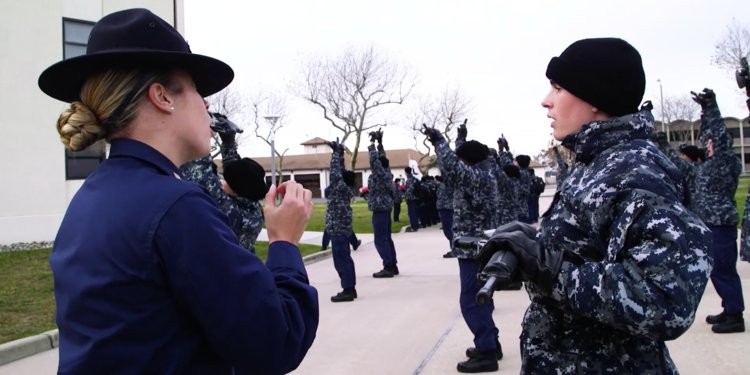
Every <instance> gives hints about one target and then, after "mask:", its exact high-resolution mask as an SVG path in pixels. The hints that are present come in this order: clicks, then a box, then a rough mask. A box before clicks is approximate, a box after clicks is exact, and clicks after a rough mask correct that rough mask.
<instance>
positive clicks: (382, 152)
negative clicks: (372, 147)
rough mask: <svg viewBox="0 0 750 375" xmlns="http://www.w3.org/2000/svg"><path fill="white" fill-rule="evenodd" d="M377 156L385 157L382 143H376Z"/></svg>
mask: <svg viewBox="0 0 750 375" xmlns="http://www.w3.org/2000/svg"><path fill="white" fill-rule="evenodd" d="M378 157H385V148H383V144H382V143H378Z"/></svg>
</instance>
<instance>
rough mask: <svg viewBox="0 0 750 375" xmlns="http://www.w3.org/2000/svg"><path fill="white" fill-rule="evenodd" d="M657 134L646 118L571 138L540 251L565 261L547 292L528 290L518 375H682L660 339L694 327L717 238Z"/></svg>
mask: <svg viewBox="0 0 750 375" xmlns="http://www.w3.org/2000/svg"><path fill="white" fill-rule="evenodd" d="M652 132H653V116H652V115H651V112H650V111H649V110H642V111H640V112H637V113H634V114H630V115H626V116H622V117H614V118H610V119H609V120H606V121H595V122H592V123H590V124H587V125H584V126H583V128H582V129H581V131H580V132H579V133H576V134H572V135H569V136H567V137H566V138H565V139H564V140H563V145H564V146H565V147H567V148H569V149H571V150H573V151H574V152H575V160H576V161H575V164H574V165H573V167H572V169H571V170H570V174H569V175H568V176H567V177H566V178H565V179H563V180H562V181H561V183H560V184H559V185H558V191H557V193H556V194H555V198H554V200H553V202H552V205H551V208H550V210H549V211H548V212H547V213H546V214H545V216H544V218H543V221H542V226H541V229H540V232H539V233H538V235H537V243H538V244H539V247H540V248H542V249H545V248H546V249H550V250H552V249H554V250H555V251H559V252H562V253H563V254H565V256H564V257H563V259H564V261H563V262H562V267H561V269H560V272H559V274H558V275H557V279H556V280H555V281H553V284H552V291H551V293H550V292H544V291H542V290H541V289H540V288H539V287H538V286H537V284H535V283H534V282H528V283H526V286H527V291H528V293H529V296H530V298H531V301H532V302H531V305H530V306H529V308H528V309H527V311H526V314H525V316H524V320H523V333H522V334H521V354H522V357H523V368H522V370H521V372H522V373H529V374H581V373H586V374H589V373H590V374H604V373H607V374H625V373H627V374H655V373H658V374H664V373H670V374H676V373H677V370H676V368H675V366H674V363H673V362H672V361H671V359H670V358H669V354H668V350H667V347H666V345H665V343H664V341H666V340H673V339H675V338H677V337H679V336H680V335H682V334H683V333H684V332H685V331H687V329H688V328H689V327H690V325H691V324H692V323H693V321H694V319H695V311H696V309H697V307H698V303H699V302H700V298H701V296H702V295H703V291H704V289H705V286H706V283H707V280H708V275H709V272H710V270H711V258H710V257H709V253H708V252H709V245H710V232H709V230H708V228H706V226H705V225H704V224H703V222H702V221H701V220H700V219H699V218H698V217H697V216H696V215H695V214H694V213H692V212H691V211H689V210H688V209H687V208H686V207H684V206H683V204H682V203H681V202H682V199H683V196H682V195H683V191H682V183H681V181H680V179H681V174H680V172H679V170H678V169H677V168H676V167H675V166H674V164H672V163H671V162H669V160H668V159H667V157H666V156H665V155H664V154H663V153H661V152H660V151H659V150H658V149H657V148H656V147H655V146H654V144H653V143H651V142H650V141H649V138H650V135H651V133H652ZM545 251H546V250H545Z"/></svg>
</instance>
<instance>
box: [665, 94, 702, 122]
mask: <svg viewBox="0 0 750 375" xmlns="http://www.w3.org/2000/svg"><path fill="white" fill-rule="evenodd" d="M658 112H659V116H660V117H661V120H663V121H664V123H665V124H669V123H670V122H673V121H677V120H685V121H693V120H695V119H697V118H698V115H699V114H700V106H699V105H698V104H697V103H696V102H694V101H693V99H692V98H690V96H689V95H682V96H669V97H666V98H664V108H660V109H659V111H658Z"/></svg>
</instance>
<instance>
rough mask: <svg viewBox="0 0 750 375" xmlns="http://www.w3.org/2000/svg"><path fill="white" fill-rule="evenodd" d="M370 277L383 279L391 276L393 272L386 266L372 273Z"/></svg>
mask: <svg viewBox="0 0 750 375" xmlns="http://www.w3.org/2000/svg"><path fill="white" fill-rule="evenodd" d="M372 277H374V278H376V279H383V278H387V277H393V272H391V270H389V269H388V267H384V268H383V269H382V270H380V271H378V272H375V273H373V274H372Z"/></svg>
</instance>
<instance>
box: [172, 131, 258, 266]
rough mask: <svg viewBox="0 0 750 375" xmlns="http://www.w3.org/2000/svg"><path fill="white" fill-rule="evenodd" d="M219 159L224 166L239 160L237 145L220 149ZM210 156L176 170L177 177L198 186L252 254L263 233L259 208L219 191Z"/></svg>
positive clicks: (248, 200) (220, 189)
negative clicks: (224, 215)
mask: <svg viewBox="0 0 750 375" xmlns="http://www.w3.org/2000/svg"><path fill="white" fill-rule="evenodd" d="M221 157H222V160H223V161H224V162H225V163H226V162H228V161H231V160H239V159H240V155H239V154H238V153H237V145H236V144H233V145H232V146H230V147H224V145H222V147H221ZM211 162H212V161H211V156H210V155H206V156H205V157H203V158H201V159H198V160H193V161H191V162H188V163H187V164H185V165H183V166H182V167H180V173H182V175H183V176H184V177H185V178H186V179H187V180H190V181H193V182H195V183H197V184H199V185H200V186H201V187H202V188H203V190H205V191H206V192H207V193H208V194H209V195H210V196H211V197H212V198H213V199H214V200H215V201H216V205H217V206H219V208H220V209H221V210H222V211H223V212H224V213H225V214H226V215H227V217H228V218H229V224H230V226H231V228H232V230H233V231H234V234H235V235H237V238H238V239H239V242H240V245H242V246H243V247H245V248H246V249H248V250H250V251H251V252H253V253H255V241H256V240H257V239H258V235H259V234H260V231H261V229H263V223H264V221H265V220H264V218H263V206H262V205H261V203H260V202H257V201H254V200H251V199H247V198H244V197H239V196H230V195H229V194H227V193H226V192H224V190H223V189H222V188H221V181H220V180H219V176H217V175H216V174H214V173H213V171H212V170H211Z"/></svg>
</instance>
